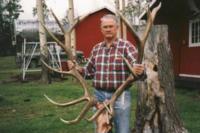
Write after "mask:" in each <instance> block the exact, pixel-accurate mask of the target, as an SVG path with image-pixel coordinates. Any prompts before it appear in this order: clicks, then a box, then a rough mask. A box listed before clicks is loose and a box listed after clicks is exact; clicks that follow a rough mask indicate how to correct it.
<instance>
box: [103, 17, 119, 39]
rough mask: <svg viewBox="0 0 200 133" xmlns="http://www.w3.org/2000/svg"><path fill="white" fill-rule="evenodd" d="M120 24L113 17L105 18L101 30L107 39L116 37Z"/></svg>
mask: <svg viewBox="0 0 200 133" xmlns="http://www.w3.org/2000/svg"><path fill="white" fill-rule="evenodd" d="M117 29H118V26H117V24H116V22H115V21H114V20H113V19H112V18H105V19H103V20H102V22H101V32H102V34H103V36H104V37H105V39H114V38H115V37H116V36H117Z"/></svg>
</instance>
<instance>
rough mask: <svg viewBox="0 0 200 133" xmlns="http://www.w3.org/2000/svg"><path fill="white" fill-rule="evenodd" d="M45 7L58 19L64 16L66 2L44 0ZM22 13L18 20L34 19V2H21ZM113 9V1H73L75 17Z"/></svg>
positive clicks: (32, 0)
mask: <svg viewBox="0 0 200 133" xmlns="http://www.w3.org/2000/svg"><path fill="white" fill-rule="evenodd" d="M46 3H47V6H48V7H49V8H50V9H52V10H53V11H54V12H55V14H56V15H57V16H58V18H60V19H61V18H63V17H64V16H65V15H66V9H67V8H68V0H46ZM20 4H21V5H22V9H23V10H24V12H23V13H21V14H20V16H19V19H34V17H33V11H32V10H33V7H35V5H36V0H21V1H20ZM106 5H107V6H111V7H114V2H113V0H74V8H75V16H77V15H78V16H80V15H84V14H87V13H88V12H90V11H91V10H95V9H98V8H100V7H102V6H106Z"/></svg>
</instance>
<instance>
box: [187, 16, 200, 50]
mask: <svg viewBox="0 0 200 133" xmlns="http://www.w3.org/2000/svg"><path fill="white" fill-rule="evenodd" d="M189 47H200V19H194V20H190V21H189Z"/></svg>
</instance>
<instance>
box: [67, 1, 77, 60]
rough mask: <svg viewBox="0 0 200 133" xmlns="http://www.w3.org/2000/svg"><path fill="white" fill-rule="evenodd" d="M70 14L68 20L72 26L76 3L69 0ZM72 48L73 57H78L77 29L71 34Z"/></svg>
mask: <svg viewBox="0 0 200 133" xmlns="http://www.w3.org/2000/svg"><path fill="white" fill-rule="evenodd" d="M68 4H69V12H68V19H69V23H70V25H72V24H74V1H73V0H69V1H68ZM71 48H72V50H73V55H74V56H76V31H75V29H73V30H72V32H71Z"/></svg>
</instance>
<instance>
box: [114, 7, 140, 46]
mask: <svg viewBox="0 0 200 133" xmlns="http://www.w3.org/2000/svg"><path fill="white" fill-rule="evenodd" d="M116 12H117V14H118V15H119V16H120V18H121V19H122V21H123V22H124V23H125V24H126V25H127V26H128V27H129V28H130V29H131V33H132V34H133V36H134V37H135V40H136V42H138V43H140V42H141V40H140V38H139V36H138V35H137V34H136V32H135V30H134V29H133V26H131V24H130V23H129V21H128V20H127V19H126V18H125V17H124V15H123V14H122V13H121V12H120V11H119V10H116Z"/></svg>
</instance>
